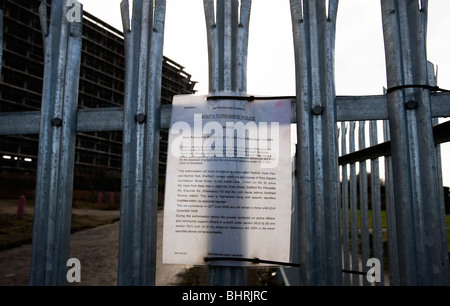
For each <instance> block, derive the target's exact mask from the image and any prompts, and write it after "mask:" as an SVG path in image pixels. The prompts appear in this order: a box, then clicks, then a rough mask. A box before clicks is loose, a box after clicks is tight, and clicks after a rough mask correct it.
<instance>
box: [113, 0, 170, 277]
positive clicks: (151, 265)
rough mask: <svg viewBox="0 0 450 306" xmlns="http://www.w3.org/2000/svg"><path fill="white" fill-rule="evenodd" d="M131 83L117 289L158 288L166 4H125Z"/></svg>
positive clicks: (126, 105)
mask: <svg viewBox="0 0 450 306" xmlns="http://www.w3.org/2000/svg"><path fill="white" fill-rule="evenodd" d="M121 8H122V21H123V25H124V37H125V53H126V55H125V56H126V79H125V98H124V128H123V129H124V135H123V155H122V192H121V206H120V207H121V209H120V232H119V269H118V285H140V286H144V285H155V279H156V231H157V224H156V223H157V222H156V221H157V220H156V218H157V208H158V194H157V192H158V162H159V127H160V109H161V105H160V104H161V101H160V98H161V75H162V60H163V58H162V51H163V38H164V22H165V10H166V1H165V0H156V1H151V0H134V1H133V10H132V12H133V18H132V22H131V23H130V19H129V14H128V13H129V3H128V1H127V0H124V1H122V3H121Z"/></svg>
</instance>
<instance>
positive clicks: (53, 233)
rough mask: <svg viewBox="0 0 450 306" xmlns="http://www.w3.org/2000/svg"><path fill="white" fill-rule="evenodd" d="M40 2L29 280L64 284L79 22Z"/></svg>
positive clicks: (61, 6) (62, 5)
mask: <svg viewBox="0 0 450 306" xmlns="http://www.w3.org/2000/svg"><path fill="white" fill-rule="evenodd" d="M46 6H47V1H45V0H44V1H43V2H42V3H41V7H40V18H41V24H42V25H44V26H43V28H42V34H43V39H44V53H45V56H44V61H45V67H44V76H43V78H44V81H43V91H42V106H41V123H40V135H39V158H38V165H37V177H36V204H35V211H34V224H33V242H32V254H31V268H30V285H39V286H42V285H63V284H66V282H67V280H66V272H67V271H66V262H67V260H68V258H69V245H70V227H71V209H72V194H73V190H72V187H73V171H74V155H75V133H76V124H77V101H78V82H79V72H80V60H81V43H82V31H81V29H82V23H81V22H69V21H68V20H67V16H66V14H67V11H68V7H67V6H66V1H64V0H53V1H52V5H51V19H50V25H49V26H47V13H46Z"/></svg>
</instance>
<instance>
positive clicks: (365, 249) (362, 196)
mask: <svg viewBox="0 0 450 306" xmlns="http://www.w3.org/2000/svg"><path fill="white" fill-rule="evenodd" d="M358 138H359V150H362V149H365V148H366V136H365V122H364V121H359V133H358ZM368 202H369V196H368V186H367V163H366V161H362V162H360V163H359V212H360V217H359V219H360V220H359V221H360V227H361V255H362V266H363V269H365V268H366V263H367V260H368V259H369V258H370V237H369V211H368V205H369V204H368ZM363 284H364V285H369V284H370V283H369V282H368V281H367V279H366V278H365V277H363Z"/></svg>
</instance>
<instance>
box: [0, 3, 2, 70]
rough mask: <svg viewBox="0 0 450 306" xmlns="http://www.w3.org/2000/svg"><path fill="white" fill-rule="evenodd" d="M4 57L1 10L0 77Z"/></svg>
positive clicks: (0, 11) (0, 15) (0, 13)
mask: <svg viewBox="0 0 450 306" xmlns="http://www.w3.org/2000/svg"><path fill="white" fill-rule="evenodd" d="M2 56H3V11H2V10H0V76H1V75H2V65H3V64H2Z"/></svg>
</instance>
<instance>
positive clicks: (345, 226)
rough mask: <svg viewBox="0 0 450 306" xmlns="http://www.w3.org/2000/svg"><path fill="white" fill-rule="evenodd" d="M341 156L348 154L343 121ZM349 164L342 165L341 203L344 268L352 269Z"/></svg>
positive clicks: (345, 277)
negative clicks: (349, 218)
mask: <svg viewBox="0 0 450 306" xmlns="http://www.w3.org/2000/svg"><path fill="white" fill-rule="evenodd" d="M341 131H342V136H341V154H340V155H341V156H343V155H346V154H347V124H346V123H345V122H341ZM347 168H348V167H347V165H342V193H341V195H342V196H341V199H342V200H341V203H342V208H341V210H342V244H343V245H342V248H343V250H342V252H343V260H344V265H343V269H345V270H350V242H349V220H348V217H349V212H348V205H349V198H348V172H347ZM343 281H344V285H347V286H348V285H350V275H349V274H347V273H346V274H344V280H343Z"/></svg>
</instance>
